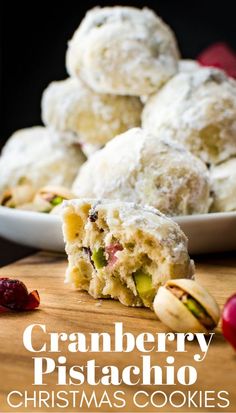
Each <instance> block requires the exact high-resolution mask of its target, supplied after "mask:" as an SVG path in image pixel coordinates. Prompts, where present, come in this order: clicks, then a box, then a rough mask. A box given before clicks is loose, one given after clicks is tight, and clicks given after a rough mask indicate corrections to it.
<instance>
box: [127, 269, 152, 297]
mask: <svg viewBox="0 0 236 413" xmlns="http://www.w3.org/2000/svg"><path fill="white" fill-rule="evenodd" d="M133 277H134V281H135V285H136V288H137V292H138V294H139V296H140V298H141V299H142V300H143V301H146V300H153V299H154V296H155V293H156V290H155V288H154V287H153V285H152V277H151V275H150V274H148V273H145V272H144V271H143V270H137V271H136V272H135V273H134V274H133Z"/></svg>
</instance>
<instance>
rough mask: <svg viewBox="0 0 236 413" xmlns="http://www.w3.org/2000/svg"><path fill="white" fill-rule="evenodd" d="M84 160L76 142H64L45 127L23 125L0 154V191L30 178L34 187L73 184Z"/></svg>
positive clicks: (67, 185) (68, 185) (29, 181)
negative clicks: (71, 143)
mask: <svg viewBox="0 0 236 413" xmlns="http://www.w3.org/2000/svg"><path fill="white" fill-rule="evenodd" d="M83 162H84V156H83V154H82V152H81V151H80V149H79V148H78V147H76V146H69V145H65V144H63V143H62V141H61V139H60V136H58V134H57V133H55V132H54V133H52V132H51V131H49V130H48V129H46V128H43V127H40V126H38V127H33V128H27V129H21V130H19V131H17V132H15V133H14V134H13V135H12V136H11V137H10V139H9V140H8V141H7V143H6V144H5V146H4V148H3V150H2V154H1V157H0V191H2V190H4V189H6V188H8V187H12V186H16V185H18V184H20V183H21V182H22V180H23V181H24V182H28V183H30V184H32V185H33V186H34V187H35V188H40V187H42V186H44V185H62V186H65V187H68V188H69V187H71V184H72V182H73V180H74V178H75V176H76V174H77V172H78V169H79V168H80V166H81V165H82V163H83Z"/></svg>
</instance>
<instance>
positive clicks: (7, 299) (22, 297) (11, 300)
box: [0, 278, 40, 310]
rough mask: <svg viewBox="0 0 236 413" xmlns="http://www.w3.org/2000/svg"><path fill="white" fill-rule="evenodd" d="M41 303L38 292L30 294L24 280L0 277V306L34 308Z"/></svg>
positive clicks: (14, 308) (21, 308)
mask: <svg viewBox="0 0 236 413" xmlns="http://www.w3.org/2000/svg"><path fill="white" fill-rule="evenodd" d="M39 303H40V298H39V294H38V292H36V291H33V292H32V293H30V294H29V293H28V290H27V288H26V286H25V284H24V283H23V282H22V281H19V280H14V279H10V278H0V306H2V307H5V308H9V309H10V310H32V309H33V308H36V307H38V306H39Z"/></svg>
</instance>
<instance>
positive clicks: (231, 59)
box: [197, 42, 236, 78]
mask: <svg viewBox="0 0 236 413" xmlns="http://www.w3.org/2000/svg"><path fill="white" fill-rule="evenodd" d="M197 60H198V62H199V63H200V64H201V65H202V66H213V67H217V68H218V69H222V70H224V71H225V72H226V73H227V75H228V76H231V77H234V78H236V53H235V51H234V50H232V49H231V48H230V47H229V46H228V45H227V44H226V43H223V42H221V43H215V44H213V45H211V46H209V47H208V48H207V49H205V50H203V52H202V53H201V54H200V55H199V56H198V58H197Z"/></svg>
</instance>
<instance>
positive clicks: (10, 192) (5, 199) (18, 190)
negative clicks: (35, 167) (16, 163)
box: [0, 183, 35, 208]
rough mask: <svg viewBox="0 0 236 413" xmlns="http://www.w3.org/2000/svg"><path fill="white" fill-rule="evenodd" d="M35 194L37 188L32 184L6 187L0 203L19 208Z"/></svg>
mask: <svg viewBox="0 0 236 413" xmlns="http://www.w3.org/2000/svg"><path fill="white" fill-rule="evenodd" d="M34 194H35V190H34V188H33V186H32V185H30V184H27V183H25V184H20V185H17V186H14V187H11V188H8V189H6V190H5V191H4V192H3V193H2V195H1V197H0V204H1V205H2V206H6V207H9V208H18V207H19V206H20V205H23V204H25V203H28V202H30V201H32V199H33V197H34Z"/></svg>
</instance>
